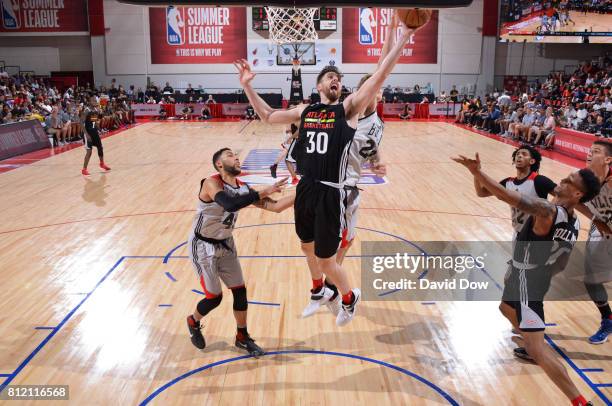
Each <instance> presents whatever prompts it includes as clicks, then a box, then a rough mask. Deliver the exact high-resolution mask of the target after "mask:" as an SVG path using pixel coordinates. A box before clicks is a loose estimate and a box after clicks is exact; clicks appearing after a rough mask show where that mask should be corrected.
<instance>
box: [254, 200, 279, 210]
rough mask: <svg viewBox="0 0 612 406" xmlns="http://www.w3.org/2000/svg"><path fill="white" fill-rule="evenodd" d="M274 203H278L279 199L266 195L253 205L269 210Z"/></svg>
mask: <svg viewBox="0 0 612 406" xmlns="http://www.w3.org/2000/svg"><path fill="white" fill-rule="evenodd" d="M274 203H278V200H274V199H272V198H271V197H264V198H263V199H259V200H258V201H256V202H255V203H253V206H255V207H259V208H260V209H264V210H268V209H269V208H270V206H271V205H272V204H274Z"/></svg>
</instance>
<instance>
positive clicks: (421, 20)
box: [397, 8, 431, 29]
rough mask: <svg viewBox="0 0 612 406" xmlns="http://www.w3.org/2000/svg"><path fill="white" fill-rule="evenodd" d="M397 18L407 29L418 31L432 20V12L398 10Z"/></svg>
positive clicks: (419, 9) (412, 9)
mask: <svg viewBox="0 0 612 406" xmlns="http://www.w3.org/2000/svg"><path fill="white" fill-rule="evenodd" d="M397 16H398V18H399V20H400V21H402V22H403V23H404V24H405V25H406V27H408V28H410V29H417V28H420V27H422V26H424V25H425V24H427V23H428V22H429V19H430V18H431V10H425V9H422V8H411V9H400V10H397Z"/></svg>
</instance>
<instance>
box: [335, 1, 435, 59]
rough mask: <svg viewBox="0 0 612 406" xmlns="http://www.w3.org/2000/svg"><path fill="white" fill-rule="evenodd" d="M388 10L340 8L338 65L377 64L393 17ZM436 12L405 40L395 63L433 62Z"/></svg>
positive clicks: (390, 10)
mask: <svg viewBox="0 0 612 406" xmlns="http://www.w3.org/2000/svg"><path fill="white" fill-rule="evenodd" d="M392 11H393V10H392V9H390V8H368V7H364V8H343V9H342V63H377V62H378V58H379V57H380V54H381V52H382V48H383V44H384V43H385V39H386V36H387V33H388V27H389V25H390V24H391V17H392V15H393V13H392ZM437 61H438V11H434V12H433V14H432V17H431V20H430V21H429V22H428V23H427V24H426V25H425V26H424V27H422V28H421V29H419V30H418V31H417V32H416V33H415V34H414V35H413V36H412V37H411V38H410V40H409V41H408V43H407V44H406V47H405V48H404V51H403V53H402V56H401V57H400V60H399V63H402V64H414V63H437Z"/></svg>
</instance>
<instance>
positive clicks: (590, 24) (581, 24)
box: [501, 10, 612, 44]
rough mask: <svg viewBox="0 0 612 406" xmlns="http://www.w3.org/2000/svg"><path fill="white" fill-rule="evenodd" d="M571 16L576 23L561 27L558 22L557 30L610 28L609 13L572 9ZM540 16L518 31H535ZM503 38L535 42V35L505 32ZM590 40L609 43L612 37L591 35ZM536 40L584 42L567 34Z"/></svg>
mask: <svg viewBox="0 0 612 406" xmlns="http://www.w3.org/2000/svg"><path fill="white" fill-rule="evenodd" d="M570 18H571V19H572V20H573V21H574V22H575V23H576V24H575V25H574V24H572V23H571V22H570V23H569V25H568V26H565V27H561V25H560V24H559V23H557V31H574V32H583V31H584V30H589V31H595V32H597V31H599V32H607V31H609V30H610V19H611V18H612V17H610V15H608V14H598V13H587V14H584V13H582V12H579V11H576V10H572V11H570ZM540 23H541V21H540V18H539V17H538V18H537V19H535V20H534V22H533V23H531V24H529V25H527V26H525V27H522V28H521V29H520V30H518V31H533V32H535V31H536V30H537V28H538V27H539V26H540ZM501 39H502V40H504V41H516V42H523V41H524V40H527V41H531V42H534V41H535V40H534V37H533V36H528V35H508V34H504V35H502V36H501ZM589 41H590V43H591V44H598V43H599V44H609V43H610V42H612V39H611V38H610V37H589ZM535 42H557V43H568V42H573V43H582V37H580V36H576V37H574V36H567V37H556V36H545V37H543V39H541V40H538V41H535Z"/></svg>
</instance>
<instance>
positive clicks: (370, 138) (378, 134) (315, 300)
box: [302, 14, 399, 317]
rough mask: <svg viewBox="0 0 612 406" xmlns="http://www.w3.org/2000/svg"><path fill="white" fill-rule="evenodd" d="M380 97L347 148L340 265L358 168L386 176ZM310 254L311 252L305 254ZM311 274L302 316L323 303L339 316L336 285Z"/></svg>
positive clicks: (393, 33) (314, 270)
mask: <svg viewBox="0 0 612 406" xmlns="http://www.w3.org/2000/svg"><path fill="white" fill-rule="evenodd" d="M398 26H399V21H398V19H397V14H394V15H393V18H392V20H391V25H390V27H389V32H388V35H387V39H386V40H385V43H384V45H383V49H382V54H381V56H380V58H379V60H378V66H380V64H381V63H382V61H383V60H384V59H385V57H386V56H387V55H388V54H389V50H390V49H391V47H392V46H393V44H395V41H396V38H397V31H398V30H397V29H398ZM371 76H372V75H371V74H367V75H365V76H363V77H362V78H361V80H360V81H359V85H358V87H357V88H358V89H360V88H361V87H362V86H363V84H364V83H365V82H366V81H367V80H368V79H369V78H370V77H371ZM381 100H382V89H378V91H377V92H376V94H375V95H374V97H372V99H371V102H370V103H369V104H368V106H367V107H366V109H365V111H364V112H363V113H362V114H360V116H359V121H358V123H357V130H356V131H355V137H354V138H353V143H352V144H351V147H350V150H349V159H348V167H347V177H346V181H345V190H346V201H347V207H346V227H345V228H344V230H343V232H342V241H341V242H340V248H338V252H337V254H336V261H337V262H338V264H340V265H342V262H343V261H344V258H345V256H346V253H347V252H348V250H349V248H350V247H351V245H352V243H353V240H354V239H355V234H356V230H357V209H358V208H359V203H360V201H361V199H360V193H359V189H358V188H357V183H358V182H359V179H360V178H361V168H362V165H363V164H365V163H369V164H370V168H371V169H372V171H373V172H374V173H375V174H376V175H378V176H385V174H386V173H387V172H386V171H387V169H386V165H385V164H384V163H382V162H381V156H380V152H379V146H380V142H381V140H382V136H383V129H384V126H385V124H384V122H383V121H382V120H381V118H380V117H379V116H378V114H377V112H376V109H377V107H378V103H379V102H380V101H381ZM306 254H307V255H312V254H313V253H308V252H307V253H306ZM308 263H309V264H313V265H314V264H316V258H310V260H309V261H308ZM309 270H310V276H311V278H312V280H313V281H314V282H313V288H312V289H311V290H310V302H309V303H308V305H307V306H306V308H304V311H303V312H302V317H309V316H312V315H313V314H314V313H315V312H316V311H317V310H318V309H319V308H320V307H321V306H322V305H324V304H325V305H327V307H328V309H329V310H330V311H331V312H332V313H333V314H334V315H336V316H337V315H338V313H339V312H340V310H341V303H340V296H339V294H338V288H337V287H336V286H335V285H334V283H333V282H332V280H331V279H330V278H329V277H326V278H325V280H324V281H323V284H320V282H321V280H322V278H323V274H322V273H321V271H320V270H319V269H318V267H314V266H312V267H309Z"/></svg>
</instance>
